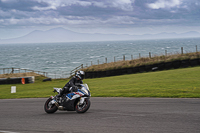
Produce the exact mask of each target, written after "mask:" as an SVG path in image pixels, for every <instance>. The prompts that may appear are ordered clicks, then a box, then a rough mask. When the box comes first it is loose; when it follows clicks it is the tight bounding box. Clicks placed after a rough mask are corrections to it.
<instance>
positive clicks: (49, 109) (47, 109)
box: [44, 98, 58, 114]
mask: <svg viewBox="0 0 200 133" xmlns="http://www.w3.org/2000/svg"><path fill="white" fill-rule="evenodd" d="M51 100H52V99H51V98H49V99H48V100H47V101H46V102H45V104H44V110H45V112H46V113H48V114H52V113H55V112H56V111H57V110H58V107H57V106H56V105H55V104H53V105H49V102H50V101H51Z"/></svg>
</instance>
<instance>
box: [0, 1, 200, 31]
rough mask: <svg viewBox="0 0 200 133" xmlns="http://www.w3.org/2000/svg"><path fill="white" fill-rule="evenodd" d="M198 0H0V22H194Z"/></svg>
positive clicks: (68, 23)
mask: <svg viewBox="0 0 200 133" xmlns="http://www.w3.org/2000/svg"><path fill="white" fill-rule="evenodd" d="M199 14H200V2H199V1H198V0H112V1H108V0H101V1H99V0H67V1H64V0H0V24H1V25H4V26H6V25H16V26H17V25H26V24H27V25H40V24H43V25H45V24H47V25H66V24H67V25H91V26H92V25H95V24H98V25H101V24H102V25H108V26H113V27H114V26H119V27H122V26H125V27H128V26H148V25H167V24H169V25H173V24H174V25H176V24H179V25H198V22H199V18H200V15H199Z"/></svg>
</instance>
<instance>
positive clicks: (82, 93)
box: [44, 84, 91, 113]
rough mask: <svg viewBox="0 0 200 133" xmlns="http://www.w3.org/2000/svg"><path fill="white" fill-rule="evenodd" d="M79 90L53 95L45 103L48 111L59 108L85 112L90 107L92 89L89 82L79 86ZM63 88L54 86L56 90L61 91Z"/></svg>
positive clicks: (54, 110)
mask: <svg viewBox="0 0 200 133" xmlns="http://www.w3.org/2000/svg"><path fill="white" fill-rule="evenodd" d="M77 87H78V91H77V92H71V93H68V94H65V95H63V96H61V97H60V98H58V97H57V96H51V97H50V98H49V99H48V100H47V101H46V102H45V104H44V110H45V112H46V113H55V112H56V111H57V110H66V111H76V112H77V113H85V112H86V111H87V110H88V109H89V108H90V104H91V103H90V97H91V94H90V90H89V87H88V85H87V84H80V85H78V86H77ZM61 89H62V88H54V92H57V93H58V94H59V93H60V90H61Z"/></svg>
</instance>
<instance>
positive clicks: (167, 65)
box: [85, 58, 200, 78]
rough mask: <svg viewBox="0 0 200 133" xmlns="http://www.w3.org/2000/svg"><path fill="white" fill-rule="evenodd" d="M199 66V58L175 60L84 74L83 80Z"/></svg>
mask: <svg viewBox="0 0 200 133" xmlns="http://www.w3.org/2000/svg"><path fill="white" fill-rule="evenodd" d="M198 65H200V58H197V59H188V60H175V61H172V62H161V63H156V64H152V65H142V66H137V67H130V68H122V69H115V70H107V71H94V72H86V73H85V78H100V77H108V76H117V75H123V74H134V73H142V72H150V71H158V70H159V71H161V70H168V69H177V68H181V67H182V68H186V67H189V66H191V67H193V66H198Z"/></svg>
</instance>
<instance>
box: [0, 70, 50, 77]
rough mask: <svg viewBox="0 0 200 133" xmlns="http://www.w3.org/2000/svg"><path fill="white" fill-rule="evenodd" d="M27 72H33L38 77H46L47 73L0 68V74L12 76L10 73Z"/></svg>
mask: <svg viewBox="0 0 200 133" xmlns="http://www.w3.org/2000/svg"><path fill="white" fill-rule="evenodd" d="M27 72H34V73H37V74H40V75H44V76H47V74H48V73H47V72H42V71H34V70H29V69H22V68H0V74H12V73H27Z"/></svg>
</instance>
